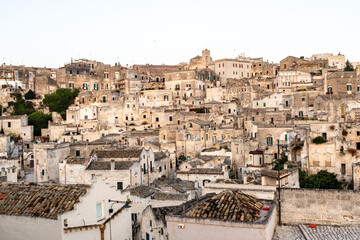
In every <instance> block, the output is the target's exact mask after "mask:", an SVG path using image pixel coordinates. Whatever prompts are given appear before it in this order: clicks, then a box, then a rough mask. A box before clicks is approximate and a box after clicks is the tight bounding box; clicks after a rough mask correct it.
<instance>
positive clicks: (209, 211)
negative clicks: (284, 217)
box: [166, 190, 276, 240]
mask: <svg viewBox="0 0 360 240" xmlns="http://www.w3.org/2000/svg"><path fill="white" fill-rule="evenodd" d="M201 200H202V201H200V202H197V203H194V204H193V205H192V206H191V207H190V208H185V209H181V210H178V211H175V212H172V213H171V214H169V215H168V216H166V223H167V232H168V234H169V239H189V238H197V239H220V238H223V237H224V236H226V237H227V238H228V239H238V237H239V236H242V238H243V239H269V240H270V239H272V236H273V233H274V229H275V225H276V216H275V214H276V207H275V205H274V204H273V203H272V202H271V201H260V200H258V199H256V198H253V197H251V196H249V195H246V194H243V193H242V192H240V191H233V190H226V191H223V192H221V193H219V194H217V195H215V194H207V195H205V196H203V197H202V199H201ZM264 207H266V208H264ZM230 209H235V210H234V211H233V210H230ZM264 209H267V210H264ZM244 212H246V213H247V214H244Z"/></svg>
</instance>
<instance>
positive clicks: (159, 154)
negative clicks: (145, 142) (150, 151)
mask: <svg viewBox="0 0 360 240" xmlns="http://www.w3.org/2000/svg"><path fill="white" fill-rule="evenodd" d="M154 157H155V161H157V160H160V159H163V158H166V153H164V152H155V153H154Z"/></svg>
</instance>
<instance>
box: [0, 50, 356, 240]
mask: <svg viewBox="0 0 360 240" xmlns="http://www.w3.org/2000/svg"><path fill="white" fill-rule="evenodd" d="M345 67H346V59H345V56H344V55H341V54H339V55H333V54H317V55H313V56H312V57H309V58H304V57H299V58H298V57H292V56H289V57H286V58H285V59H283V60H282V61H280V63H279V64H277V63H271V62H268V61H264V60H263V58H249V57H245V56H238V57H236V58H233V59H229V58H225V59H219V60H213V59H212V58H211V56H210V51H209V50H208V49H205V50H203V51H202V54H201V56H196V57H194V58H192V59H190V61H189V63H181V64H178V65H151V64H146V65H133V66H122V65H120V63H115V65H110V64H104V63H101V62H97V61H93V60H86V59H78V60H73V59H71V62H70V63H67V64H65V65H64V66H63V67H60V68H58V69H49V68H34V67H25V66H11V65H5V64H3V65H1V66H0V105H1V106H2V108H1V109H2V110H4V109H7V111H1V112H0V113H2V116H0V128H1V133H0V222H1V223H0V231H1V233H2V236H3V237H4V238H5V239H25V238H26V239H101V240H103V239H144V240H145V239H146V240H149V239H156V240H157V239H159V240H160V239H161V240H165V239H193V238H195V237H196V238H198V239H219V238H221V235H226V236H228V239H235V238H237V237H238V236H239V235H240V236H244V238H243V239H272V236H273V233H274V229H275V227H276V223H277V218H278V216H277V211H276V208H277V206H276V194H275V192H276V187H277V186H280V187H283V188H299V187H300V184H299V169H300V170H304V171H305V172H306V173H307V174H316V173H317V172H319V171H320V170H327V171H328V172H332V173H335V174H336V176H337V178H338V180H339V181H341V182H342V183H343V186H344V188H346V189H353V190H359V188H360V154H359V150H360V66H357V65H355V64H354V66H353V67H354V70H353V71H345V70H344V68H345ZM59 88H69V89H79V90H80V92H79V94H78V96H77V97H76V99H75V102H74V104H72V105H71V106H70V107H69V108H68V109H67V111H66V120H64V119H62V118H59V116H57V115H56V114H53V121H50V122H49V124H48V128H46V129H42V130H41V136H34V128H33V126H31V125H29V124H28V116H26V115H21V116H11V115H10V112H11V108H12V106H11V105H10V104H9V102H11V101H14V95H13V94H14V93H15V92H20V93H22V94H25V93H26V92H28V91H29V90H32V91H33V92H35V94H36V96H37V97H36V98H35V99H32V100H29V101H31V102H32V103H33V105H34V107H35V109H37V110H41V111H44V112H49V109H47V107H46V106H44V105H43V104H42V99H43V98H44V95H45V94H51V93H54V92H55V91H56V90H57V89H59ZM314 139H321V140H322V141H321V142H318V141H316V140H314ZM280 158H281V159H282V160H283V165H282V166H283V167H282V169H281V171H277V170H274V166H275V165H274V163H275V162H276V161H277V160H278V159H280ZM19 225H21V226H22V228H21V230H20V229H18V226H19ZM15 229H17V231H15ZM234 233H236V234H234ZM219 234H221V235H219Z"/></svg>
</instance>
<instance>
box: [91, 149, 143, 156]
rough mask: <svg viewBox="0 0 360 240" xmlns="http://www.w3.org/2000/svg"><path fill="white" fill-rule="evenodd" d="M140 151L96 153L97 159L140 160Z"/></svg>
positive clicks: (127, 150)
mask: <svg viewBox="0 0 360 240" xmlns="http://www.w3.org/2000/svg"><path fill="white" fill-rule="evenodd" d="M141 151H142V150H141V149H126V150H111V151H102V150H100V151H96V155H97V157H98V158H140V154H141Z"/></svg>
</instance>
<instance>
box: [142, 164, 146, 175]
mask: <svg viewBox="0 0 360 240" xmlns="http://www.w3.org/2000/svg"><path fill="white" fill-rule="evenodd" d="M143 173H144V174H146V164H145V163H144V165H143Z"/></svg>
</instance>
